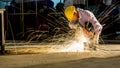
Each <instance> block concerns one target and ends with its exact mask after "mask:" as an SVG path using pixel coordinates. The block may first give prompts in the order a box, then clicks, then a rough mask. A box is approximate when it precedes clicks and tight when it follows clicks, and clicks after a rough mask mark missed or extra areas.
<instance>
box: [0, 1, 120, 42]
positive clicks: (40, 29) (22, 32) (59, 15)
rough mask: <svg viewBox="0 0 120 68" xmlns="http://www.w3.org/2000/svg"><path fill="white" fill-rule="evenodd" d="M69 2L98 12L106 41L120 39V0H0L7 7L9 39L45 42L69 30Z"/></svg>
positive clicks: (7, 34)
mask: <svg viewBox="0 0 120 68" xmlns="http://www.w3.org/2000/svg"><path fill="white" fill-rule="evenodd" d="M69 5H74V6H76V7H80V8H83V9H87V10H90V11H92V12H93V13H94V14H95V16H96V18H97V19H98V20H99V22H100V23H101V24H102V25H103V26H104V28H103V31H102V34H101V37H100V38H101V39H102V40H117V41H118V40H120V1H118V0H0V8H4V9H5V13H4V20H5V23H4V24H5V40H25V41H32V40H33V41H36V40H37V41H41V40H44V39H46V38H48V37H52V36H55V35H59V34H64V33H68V32H69V30H70V29H69V27H68V23H67V22H68V21H67V19H66V17H65V16H64V9H65V8H66V7H67V6H69ZM117 43H120V42H117Z"/></svg>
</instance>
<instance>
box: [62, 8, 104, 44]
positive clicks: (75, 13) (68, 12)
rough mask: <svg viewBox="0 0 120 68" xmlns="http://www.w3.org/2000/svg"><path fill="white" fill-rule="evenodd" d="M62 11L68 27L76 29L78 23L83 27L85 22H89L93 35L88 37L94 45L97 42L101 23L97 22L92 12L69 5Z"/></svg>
mask: <svg viewBox="0 0 120 68" xmlns="http://www.w3.org/2000/svg"><path fill="white" fill-rule="evenodd" d="M64 13H65V16H66V18H67V19H68V21H69V27H70V28H71V29H77V26H78V24H80V25H82V26H83V28H84V27H85V26H86V22H89V23H91V24H92V26H93V29H94V31H93V37H92V38H91V37H90V39H93V44H94V45H95V46H96V45H97V44H98V43H99V35H100V33H101V31H102V25H101V24H100V23H99V22H98V20H97V19H96V17H95V16H94V14H93V13H92V12H90V11H88V10H83V9H81V8H76V7H75V6H69V7H67V8H66V9H65V12H64ZM77 22H78V23H77ZM87 35H88V34H87Z"/></svg>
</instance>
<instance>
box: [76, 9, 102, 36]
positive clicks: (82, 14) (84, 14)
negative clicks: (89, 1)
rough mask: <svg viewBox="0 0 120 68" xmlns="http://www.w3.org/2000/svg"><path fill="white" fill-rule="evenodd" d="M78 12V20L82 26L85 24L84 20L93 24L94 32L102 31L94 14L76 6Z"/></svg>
mask: <svg viewBox="0 0 120 68" xmlns="http://www.w3.org/2000/svg"><path fill="white" fill-rule="evenodd" d="M77 11H78V13H79V22H80V24H81V25H82V26H85V23H86V22H90V23H91V24H92V25H93V28H94V33H95V34H100V33H101V31H102V25H101V24H100V23H99V22H98V20H97V19H96V17H95V16H94V14H93V13H92V12H90V11H88V10H83V9H81V8H77Z"/></svg>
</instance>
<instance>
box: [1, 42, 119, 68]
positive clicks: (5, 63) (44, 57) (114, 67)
mask: <svg viewBox="0 0 120 68" xmlns="http://www.w3.org/2000/svg"><path fill="white" fill-rule="evenodd" d="M49 48H50V47H49V46H45V47H44V46H42V48H41V49H40V48H39V53H37V54H35V53H34V54H28V53H27V52H33V51H35V49H36V48H35V49H34V48H33V51H32V49H30V48H29V49H25V48H23V50H21V49H20V50H21V51H20V50H19V51H18V52H17V54H16V55H15V54H14V55H13V54H7V55H0V68H120V45H119V44H118V45H116V44H109V45H101V46H100V50H98V51H89V52H48V51H49ZM25 50H26V51H25ZM19 52H24V53H23V54H19ZM25 52H26V53H25Z"/></svg>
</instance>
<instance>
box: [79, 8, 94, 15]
mask: <svg viewBox="0 0 120 68" xmlns="http://www.w3.org/2000/svg"><path fill="white" fill-rule="evenodd" d="M77 11H79V12H80V13H82V14H85V15H87V16H94V14H93V13H92V12H91V11H89V10H85V9H81V8H77Z"/></svg>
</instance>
